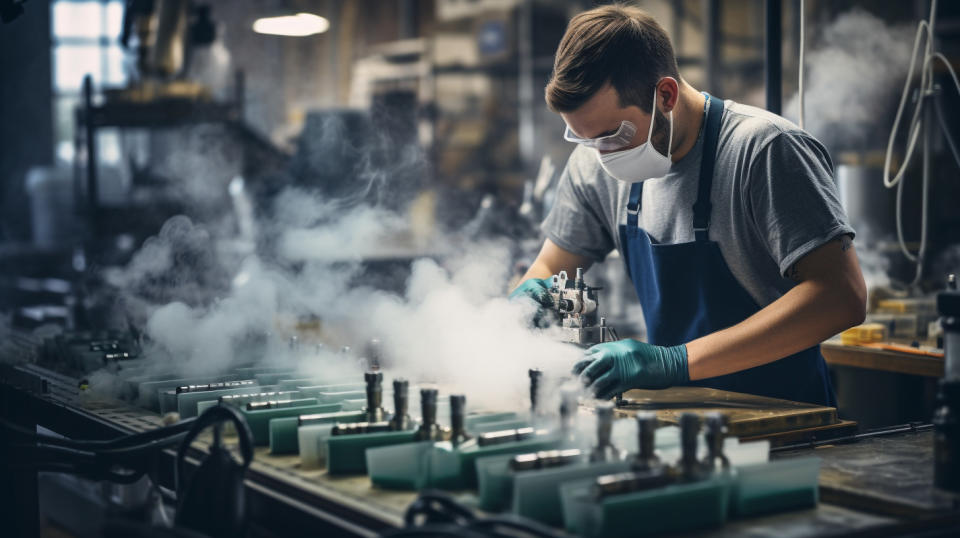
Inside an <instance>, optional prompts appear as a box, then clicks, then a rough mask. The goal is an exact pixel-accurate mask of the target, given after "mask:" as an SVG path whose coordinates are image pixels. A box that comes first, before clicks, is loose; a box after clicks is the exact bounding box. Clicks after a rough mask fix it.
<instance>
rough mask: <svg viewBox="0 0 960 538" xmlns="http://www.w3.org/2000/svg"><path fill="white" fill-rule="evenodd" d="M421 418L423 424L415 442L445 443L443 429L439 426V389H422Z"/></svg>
mask: <svg viewBox="0 0 960 538" xmlns="http://www.w3.org/2000/svg"><path fill="white" fill-rule="evenodd" d="M420 417H421V420H422V422H421V423H420V428H419V429H418V430H417V434H416V436H415V437H414V440H415V441H443V440H444V432H443V428H441V427H440V425H439V424H437V389H420Z"/></svg>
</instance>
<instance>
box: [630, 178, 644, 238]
mask: <svg viewBox="0 0 960 538" xmlns="http://www.w3.org/2000/svg"><path fill="white" fill-rule="evenodd" d="M642 198H643V182H642V181H638V182H636V183H634V184H632V185H630V198H629V199H627V229H628V230H633V229H635V228H637V227H639V226H640V223H639V217H638V215H639V214H640V203H641V202H640V200H641V199H642Z"/></svg>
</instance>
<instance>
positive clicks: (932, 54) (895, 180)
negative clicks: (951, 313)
mask: <svg viewBox="0 0 960 538" xmlns="http://www.w3.org/2000/svg"><path fill="white" fill-rule="evenodd" d="M936 17H937V0H931V1H930V19H929V20H928V21H924V20H921V21H920V22H919V23H918V24H917V33H916V36H915V37H914V40H913V50H912V51H911V53H910V66H909V67H908V68H907V78H906V80H905V81H904V83H903V92H902V93H901V95H900V104H899V105H898V106H897V115H896V117H895V118H894V120H893V127H892V128H891V130H890V138H889V139H888V140H887V152H886V155H885V156H884V162H883V185H884V186H885V187H887V188H888V189H892V188H894V187H896V188H897V207H896V221H897V242H898V243H899V245H900V250H901V251H902V252H903V254H904V256H906V257H907V259H908V260H910V261H912V262H916V264H917V272H916V276H915V277H914V280H913V284H914V285H916V284H918V283H919V282H920V277H921V274H922V271H923V258H924V255H925V254H926V252H927V221H928V218H929V200H928V198H929V194H930V177H929V176H930V170H929V169H928V163H927V162H926V160H925V161H924V167H923V185H922V197H923V198H922V201H921V203H922V206H921V215H920V223H921V224H920V226H921V227H920V248H919V250H918V251H917V253H916V254H914V253H912V252H910V249H908V248H907V243H906V241H905V240H904V238H903V186H904V174H905V173H906V170H907V167H908V166H909V164H910V161H911V160H912V159H913V154H914V150H915V149H916V147H917V140H919V138H920V133H921V131H922V130H923V128H924V125H923V116H922V113H923V107H924V106H930V105H929V104H928V103H926V100H927V98H928V97H929V96H930V95H931V94H932V92H934V91H935V88H934V83H933V82H934V76H933V62H934V61H940V63H942V64H943V65H944V66H946V68H947V71H948V72H949V73H950V77H951V78H952V79H953V84H954V86H955V87H956V88H957V92H958V93H960V79H958V77H957V73H956V72H955V71H954V69H953V66H951V65H950V62H949V61H947V58H946V57H944V55H943V54H941V53H940V52H938V51H934V50H932V49H933V39H934V28H935V27H936V20H937V19H936ZM924 37H925V38H926V43H925V47H924V51H923V61H922V62H920V85H919V87H918V88H917V91H918V97H917V104H916V106H914V108H913V115H912V116H911V118H910V125H909V127H908V136H907V146H906V151H905V153H904V156H903V162H902V163H900V168H899V170H897V173H896V175H895V176H894V177H892V178H891V177H890V167H891V166H890V165H891V161H892V160H893V144H894V141H895V139H896V137H897V131H898V130H899V128H900V122H901V121H902V120H903V111H904V109H905V108H906V104H907V98H908V97H909V95H910V82H911V79H912V77H913V70H914V66H916V65H917V51H918V50H919V49H920V41H921V39H922V38H924ZM938 119H939V120H942V118H938ZM940 127H941V129H944V130H945V127H946V126H945V124H944V123H943V122H942V121H940ZM944 134H945V135H946V136H949V133H946V132H945V133H944ZM929 143H930V141H929V140H925V141H924V144H929ZM924 151H925V152H929V151H930V149H929V147H926V148H925V149H924ZM958 165H960V162H958Z"/></svg>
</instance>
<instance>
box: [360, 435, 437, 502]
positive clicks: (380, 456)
mask: <svg viewBox="0 0 960 538" xmlns="http://www.w3.org/2000/svg"><path fill="white" fill-rule="evenodd" d="M433 445H434V443H433V442H431V441H422V442H419V443H406V444H400V445H393V446H384V447H378V448H370V449H368V450H367V451H366V459H367V472H368V474H369V475H370V481H371V482H373V484H374V485H375V486H377V487H380V488H384V489H399V490H408V491H409V490H420V489H423V488H425V487H427V484H428V482H429V478H430V477H429V475H430V454H431V453H432V452H433V449H434V446H433Z"/></svg>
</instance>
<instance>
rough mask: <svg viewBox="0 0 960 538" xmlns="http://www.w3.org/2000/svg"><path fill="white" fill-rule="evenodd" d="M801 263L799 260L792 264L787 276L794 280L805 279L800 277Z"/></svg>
mask: <svg viewBox="0 0 960 538" xmlns="http://www.w3.org/2000/svg"><path fill="white" fill-rule="evenodd" d="M799 265H800V262H797V263H795V264H793V265H791V266H790V268H789V269H787V277H788V278H789V279H790V280H792V281H794V282H800V281H801V280H803V279H802V278H800V267H799Z"/></svg>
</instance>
